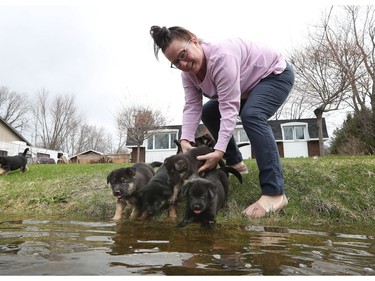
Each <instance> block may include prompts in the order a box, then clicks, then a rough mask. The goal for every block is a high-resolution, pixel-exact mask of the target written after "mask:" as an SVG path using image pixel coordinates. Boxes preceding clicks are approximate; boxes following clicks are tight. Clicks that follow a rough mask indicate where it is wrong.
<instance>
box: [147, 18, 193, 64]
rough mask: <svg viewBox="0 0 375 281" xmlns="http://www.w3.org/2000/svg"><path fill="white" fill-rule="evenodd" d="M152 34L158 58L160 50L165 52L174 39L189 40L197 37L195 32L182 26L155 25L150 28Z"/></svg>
mask: <svg viewBox="0 0 375 281" xmlns="http://www.w3.org/2000/svg"><path fill="white" fill-rule="evenodd" d="M150 35H151V37H152V39H154V54H155V57H156V58H158V53H159V50H160V49H161V50H162V52H164V51H165V49H167V48H168V46H169V44H170V43H171V42H172V41H173V40H175V39H178V40H186V41H189V40H190V39H191V38H192V37H196V36H195V35H194V33H192V32H190V31H189V30H187V29H185V28H183V27H180V26H172V27H169V28H167V27H165V26H163V27H160V26H157V25H153V26H151V29H150Z"/></svg>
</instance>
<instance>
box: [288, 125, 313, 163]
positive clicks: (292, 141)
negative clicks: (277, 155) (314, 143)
mask: <svg viewBox="0 0 375 281" xmlns="http://www.w3.org/2000/svg"><path fill="white" fill-rule="evenodd" d="M282 128H283V148H284V157H285V158H296V157H309V151H308V147H307V139H308V138H307V124H303V123H291V124H284V125H282Z"/></svg>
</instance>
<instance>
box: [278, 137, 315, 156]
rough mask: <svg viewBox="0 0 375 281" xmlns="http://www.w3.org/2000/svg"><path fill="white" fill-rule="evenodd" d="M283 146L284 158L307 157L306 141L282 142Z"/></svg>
mask: <svg viewBox="0 0 375 281" xmlns="http://www.w3.org/2000/svg"><path fill="white" fill-rule="evenodd" d="M283 146H284V157H285V158H297V157H309V151H308V148H307V141H292V142H284V143H283Z"/></svg>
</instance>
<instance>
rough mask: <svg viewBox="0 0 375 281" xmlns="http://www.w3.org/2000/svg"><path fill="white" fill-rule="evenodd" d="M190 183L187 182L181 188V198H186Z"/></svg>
mask: <svg viewBox="0 0 375 281" xmlns="http://www.w3.org/2000/svg"><path fill="white" fill-rule="evenodd" d="M190 185H191V183H190V182H188V183H187V184H184V185H183V186H182V187H181V193H182V195H183V196H187V194H188V191H189V188H190Z"/></svg>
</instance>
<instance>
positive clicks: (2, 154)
mask: <svg viewBox="0 0 375 281" xmlns="http://www.w3.org/2000/svg"><path fill="white" fill-rule="evenodd" d="M7 155H8V151H6V150H0V156H7Z"/></svg>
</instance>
